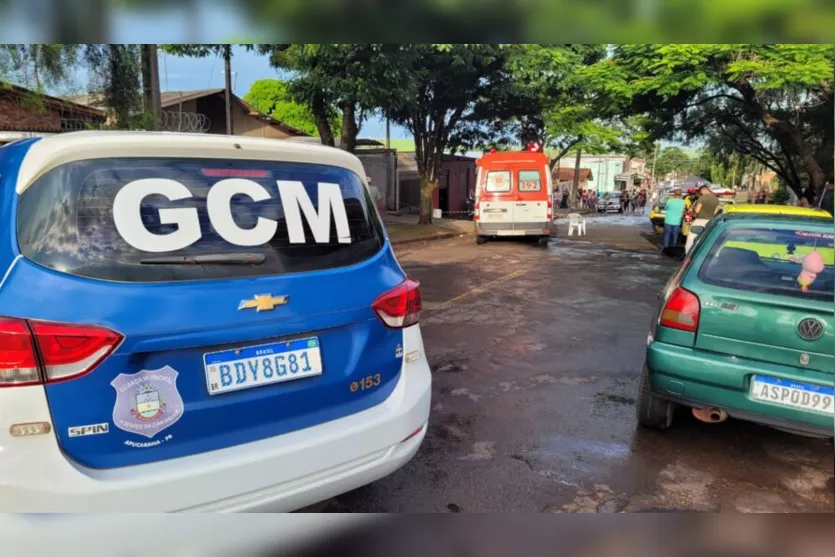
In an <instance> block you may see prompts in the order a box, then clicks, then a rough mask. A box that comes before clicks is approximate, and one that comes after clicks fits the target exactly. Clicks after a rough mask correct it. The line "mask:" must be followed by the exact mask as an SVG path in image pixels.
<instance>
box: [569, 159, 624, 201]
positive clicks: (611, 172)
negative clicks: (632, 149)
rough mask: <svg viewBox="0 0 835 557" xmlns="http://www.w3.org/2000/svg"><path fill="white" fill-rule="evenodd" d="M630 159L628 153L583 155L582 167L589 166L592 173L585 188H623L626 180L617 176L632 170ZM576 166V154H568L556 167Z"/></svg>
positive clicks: (608, 190)
mask: <svg viewBox="0 0 835 557" xmlns="http://www.w3.org/2000/svg"><path fill="white" fill-rule="evenodd" d="M630 160H631V159H630V157H629V156H627V155H581V156H580V167H581V168H588V169H589V170H590V171H591V173H592V176H591V177H590V178H589V180H588V184H587V185H586V188H584V189H590V190H594V191H597V192H598V193H606V192H611V191H619V190H621V189H622V188H623V186H624V184H625V182H624V181H623V180H621V181H618V180H617V179H616V178H618V177H621V178H623V176H622V175H623V174H624V173H629V172H630ZM575 166H576V156H575V155H568V156H566V157H563V158H562V159H560V160H559V161H558V162H557V165H556V168H559V169H563V168H570V169H574V167H575Z"/></svg>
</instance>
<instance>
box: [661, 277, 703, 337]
mask: <svg viewBox="0 0 835 557" xmlns="http://www.w3.org/2000/svg"><path fill="white" fill-rule="evenodd" d="M700 309H701V304H700V302H699V298H698V297H697V296H696V295H695V294H693V293H692V292H690V291H689V290H685V289H684V288H682V287H680V286H679V287H676V289H675V290H673V293H672V294H671V295H670V298H669V299H668V300H667V303H666V304H664V310H663V311H662V312H661V321H660V325H662V326H664V327H669V328H670V329H678V330H680V331H687V332H689V333H695V332H696V330H697V329H698V328H699V311H700Z"/></svg>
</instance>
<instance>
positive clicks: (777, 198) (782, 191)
mask: <svg viewBox="0 0 835 557" xmlns="http://www.w3.org/2000/svg"><path fill="white" fill-rule="evenodd" d="M789 200H790V196H789V189H788V188H787V187H786V184H784V183H783V182H780V185H778V186H777V191H775V192H774V195H772V196H771V202H772V203H774V204H775V205H788V204H789Z"/></svg>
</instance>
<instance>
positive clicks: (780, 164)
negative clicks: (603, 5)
mask: <svg viewBox="0 0 835 557" xmlns="http://www.w3.org/2000/svg"><path fill="white" fill-rule="evenodd" d="M833 54H835V48H833V45H792V44H770V45H743V44H730V45H725V44H713V45H706V44H698V45H694V44H669V45H656V44H651V45H634V44H629V45H620V46H617V47H615V48H614V54H613V56H612V57H611V58H610V59H607V60H604V61H602V62H600V63H599V64H597V67H596V74H595V75H596V77H597V79H598V80H600V81H601V82H603V81H604V78H605V85H606V90H607V94H608V95H609V98H610V99H612V100H613V101H614V102H618V101H617V100H616V99H618V100H619V102H620V103H621V106H622V107H623V108H624V109H625V110H629V111H631V112H632V113H638V114H644V115H647V116H649V117H650V119H651V122H650V125H649V131H650V134H651V136H652V137H653V138H660V137H667V138H670V137H682V138H684V139H700V140H704V141H705V142H706V143H707V146H708V148H709V149H710V150H711V151H713V152H715V153H723V154H724V155H725V156H728V155H729V154H730V153H738V154H740V155H745V156H748V157H751V158H752V159H754V160H755V161H757V162H758V163H760V164H762V165H763V166H764V167H767V168H769V169H771V170H773V171H774V172H775V173H777V175H778V176H780V178H781V179H782V180H783V181H784V182H785V183H786V184H787V185H788V186H789V187H791V188H792V189H793V190H794V191H795V192H796V193H798V194H799V193H800V191H801V190H802V189H803V188H804V184H807V183H810V184H811V185H812V186H813V187H814V188H815V190H816V191H818V192H819V191H820V190H821V189H822V188H823V186H824V184H825V183H826V181H827V179H831V176H832V167H833V150H834V149H835V144H833V137H834V136H835V132H833V126H832V117H833V112H834V111H835V102H833V100H834V99H835V95H833V82H834V81H835V79H834V78H833V71H832V67H833V66H832V64H833Z"/></svg>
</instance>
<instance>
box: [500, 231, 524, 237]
mask: <svg viewBox="0 0 835 557" xmlns="http://www.w3.org/2000/svg"><path fill="white" fill-rule="evenodd" d="M496 234H498V235H499V236H524V235H525V231H524V230H499V231H498V232H496Z"/></svg>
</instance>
